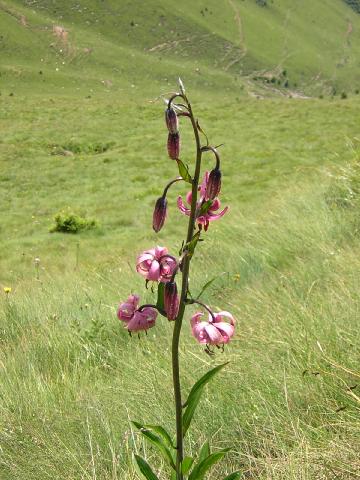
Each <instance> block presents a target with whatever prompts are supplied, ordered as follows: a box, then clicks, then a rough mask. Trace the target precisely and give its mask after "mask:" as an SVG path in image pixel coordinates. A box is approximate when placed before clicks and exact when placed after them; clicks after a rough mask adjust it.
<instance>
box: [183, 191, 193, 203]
mask: <svg viewBox="0 0 360 480" xmlns="http://www.w3.org/2000/svg"><path fill="white" fill-rule="evenodd" d="M185 198H186V201H187V203H188V204H189V205H191V200H192V192H191V191H190V192H188V193H187V194H186V197H185Z"/></svg>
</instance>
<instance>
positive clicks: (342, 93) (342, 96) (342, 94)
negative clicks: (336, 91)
mask: <svg viewBox="0 0 360 480" xmlns="http://www.w3.org/2000/svg"><path fill="white" fill-rule="evenodd" d="M341 98H342V99H343V100H344V99H345V98H347V93H346V92H341Z"/></svg>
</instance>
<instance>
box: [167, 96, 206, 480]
mask: <svg viewBox="0 0 360 480" xmlns="http://www.w3.org/2000/svg"><path fill="white" fill-rule="evenodd" d="M184 100H185V101H186V103H187V106H188V110H189V114H190V119H191V124H192V127H193V130H194V135H195V141H196V165H195V173H194V177H193V182H192V200H191V212H190V218H189V224H188V232H187V237H186V243H188V242H190V240H191V239H192V237H193V234H194V229H195V221H196V218H195V214H196V201H197V193H198V185H199V177H200V168H201V154H202V152H201V144H200V137H199V132H198V128H197V125H196V120H195V118H194V115H193V112H192V109H191V105H190V103H189V102H188V101H187V99H186V98H184ZM190 261H191V256H189V255H185V257H184V260H183V264H182V285H181V296H180V305H179V313H178V316H177V318H176V320H175V326H174V332H173V339H172V370H173V383H174V399H175V411H176V448H177V452H176V480H183V474H182V473H181V463H182V461H183V458H184V439H183V427H182V401H181V385H180V366H179V341H180V332H181V326H182V321H183V317H184V312H185V307H186V296H187V291H188V283H189V270H190Z"/></svg>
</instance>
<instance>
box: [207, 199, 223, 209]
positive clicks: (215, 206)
mask: <svg viewBox="0 0 360 480" xmlns="http://www.w3.org/2000/svg"><path fill="white" fill-rule="evenodd" d="M220 205H221V204H220V200H219V199H218V198H215V199H214V200H213V202H212V204H211V207H210V208H209V211H213V212H214V211H216V210H219V208H220Z"/></svg>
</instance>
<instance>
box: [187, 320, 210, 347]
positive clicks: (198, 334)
mask: <svg viewBox="0 0 360 480" xmlns="http://www.w3.org/2000/svg"><path fill="white" fill-rule="evenodd" d="M207 325H209V324H208V322H199V323H197V324H196V325H194V327H193V328H192V329H191V331H192V334H193V336H194V337H195V338H196V340H197V341H198V342H199V343H208V341H209V336H208V334H207V333H206V330H205V327H206V326H207Z"/></svg>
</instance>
